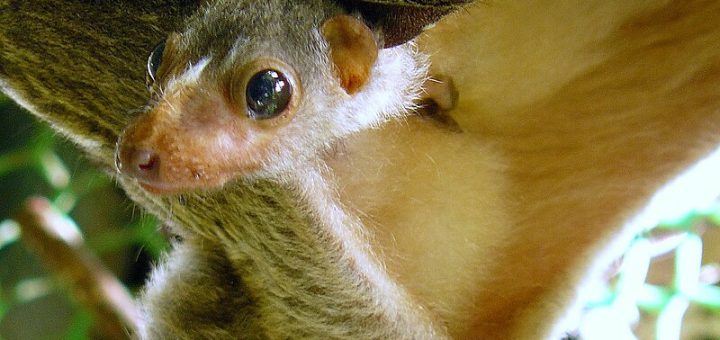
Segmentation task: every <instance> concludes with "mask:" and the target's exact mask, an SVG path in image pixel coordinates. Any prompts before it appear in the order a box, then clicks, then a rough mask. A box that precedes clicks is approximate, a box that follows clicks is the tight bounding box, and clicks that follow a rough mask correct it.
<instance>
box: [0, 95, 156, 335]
mask: <svg viewBox="0 0 720 340" xmlns="http://www.w3.org/2000/svg"><path fill="white" fill-rule="evenodd" d="M33 196H41V197H45V198H47V199H49V200H50V201H51V202H52V203H53V206H54V207H55V208H56V209H57V210H59V211H60V212H62V213H64V214H66V215H67V217H69V218H70V219H71V220H72V221H74V222H75V224H76V225H77V227H78V228H79V230H80V231H81V233H82V234H83V235H84V240H85V245H86V246H87V247H89V248H90V249H91V250H92V251H93V252H94V253H96V254H97V255H99V257H100V258H101V260H102V262H103V263H104V264H105V265H106V266H107V267H108V268H109V269H110V270H111V271H112V272H113V273H114V274H115V275H116V276H117V277H118V278H120V279H121V281H122V282H123V283H124V284H125V285H126V286H127V287H128V288H129V289H130V290H131V291H133V292H137V291H138V289H139V288H140V287H141V284H142V283H143V282H144V281H145V279H146V275H147V272H148V270H149V268H150V262H151V260H152V259H155V258H157V257H158V256H159V254H160V253H161V252H162V250H163V249H165V248H166V247H167V242H166V241H165V239H164V238H163V236H162V234H161V233H159V232H157V223H156V221H155V220H154V219H153V218H152V217H151V216H148V215H146V214H144V213H142V212H141V210H140V209H139V208H137V207H135V205H134V204H133V203H132V202H131V201H129V200H128V199H127V198H126V197H125V195H124V194H123V192H122V190H120V189H118V188H117V187H116V186H115V185H114V183H113V182H112V180H111V179H109V177H108V176H106V175H105V174H103V173H101V172H99V171H98V170H97V168H96V167H93V164H92V163H91V162H90V161H89V160H87V159H86V158H83V157H82V156H81V152H79V151H78V150H77V149H76V148H74V147H73V145H71V144H70V143H69V142H66V141H63V138H60V137H58V136H55V135H54V133H53V132H52V131H50V129H49V128H48V127H47V126H46V125H44V124H41V123H39V122H38V121H37V120H35V119H34V118H33V117H31V116H30V115H29V114H28V113H27V112H25V111H24V110H22V109H20V108H19V107H18V106H17V105H15V104H14V103H13V102H12V101H10V100H9V99H7V98H6V97H3V96H2V95H0V339H86V338H91V337H92V338H96V337H99V336H98V335H97V334H95V333H93V332H94V331H93V328H92V325H93V315H92V314H91V313H89V312H88V311H87V310H85V309H84V308H83V307H81V305H80V304H79V303H78V301H76V299H74V298H73V297H72V296H70V295H68V294H67V293H66V291H65V290H64V289H63V288H62V286H61V285H59V284H58V282H57V281H56V280H55V279H54V278H53V277H52V276H51V275H50V274H49V273H48V272H47V271H46V269H45V267H44V266H43V264H42V263H40V261H39V259H38V258H37V257H35V256H34V255H33V254H32V253H31V252H30V251H29V250H28V248H27V247H26V246H25V245H24V244H23V243H22V242H20V240H19V237H20V232H19V228H18V226H17V224H16V223H14V221H12V220H11V219H10V216H11V215H12V214H13V212H15V211H17V210H18V209H19V208H20V207H21V206H22V205H23V203H24V202H25V201H26V200H27V199H28V198H29V197H33Z"/></svg>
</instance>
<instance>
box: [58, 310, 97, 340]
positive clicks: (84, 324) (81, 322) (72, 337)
mask: <svg viewBox="0 0 720 340" xmlns="http://www.w3.org/2000/svg"><path fill="white" fill-rule="evenodd" d="M94 321H95V320H94V319H93V315H92V313H90V312H88V311H86V310H84V309H82V308H80V309H79V310H78V311H77V313H75V315H74V316H73V318H72V322H71V323H70V328H68V330H67V332H66V333H65V336H64V337H63V339H66V340H85V339H89V338H90V329H91V328H92V326H93V323H94Z"/></svg>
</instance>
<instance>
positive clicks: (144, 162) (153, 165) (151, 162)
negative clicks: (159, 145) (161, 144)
mask: <svg viewBox="0 0 720 340" xmlns="http://www.w3.org/2000/svg"><path fill="white" fill-rule="evenodd" d="M132 159H133V160H132V164H133V165H135V167H136V168H137V169H138V170H140V172H145V173H147V172H151V171H153V170H155V169H157V167H158V163H159V162H158V156H157V154H156V153H154V152H152V151H148V150H135V152H134V153H133V156H132Z"/></svg>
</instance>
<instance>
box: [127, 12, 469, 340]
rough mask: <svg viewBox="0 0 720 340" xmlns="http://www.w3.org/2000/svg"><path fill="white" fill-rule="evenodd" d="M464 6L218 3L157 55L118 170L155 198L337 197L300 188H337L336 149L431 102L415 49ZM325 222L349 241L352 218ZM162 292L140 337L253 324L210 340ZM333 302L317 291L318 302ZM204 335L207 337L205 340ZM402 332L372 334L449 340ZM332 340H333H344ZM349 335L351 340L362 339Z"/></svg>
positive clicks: (149, 301) (160, 277) (423, 63)
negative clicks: (221, 192) (424, 100)
mask: <svg viewBox="0 0 720 340" xmlns="http://www.w3.org/2000/svg"><path fill="white" fill-rule="evenodd" d="M466 2H467V1H455V2H446V1H443V2H432V1H431V2H426V3H423V2H402V1H401V2H387V1H386V2H383V3H382V4H378V3H372V2H335V1H280V0H272V1H230V0H219V1H208V2H206V3H204V4H203V5H202V6H201V7H200V9H199V10H198V11H197V13H196V14H194V15H193V16H192V17H190V18H189V19H188V20H187V22H186V23H185V25H184V27H183V28H182V29H181V30H180V31H179V32H173V33H170V34H169V35H168V37H167V39H166V40H165V41H164V42H162V43H160V44H159V45H158V46H157V47H155V48H154V49H153V51H152V52H151V53H150V56H149V58H148V63H147V85H148V88H149V90H150V101H149V104H148V106H147V110H146V112H144V113H142V114H140V115H139V117H138V118H137V119H136V120H134V122H133V123H132V124H130V126H129V127H128V128H127V129H125V131H124V132H123V134H122V136H121V137H120V139H119V141H118V146H117V152H116V162H117V167H118V169H119V170H120V172H121V173H122V174H123V175H128V176H129V177H131V178H134V179H135V180H137V182H138V183H139V185H140V186H142V187H143V188H144V189H145V190H146V191H148V192H150V193H153V194H177V193H183V192H190V191H208V190H210V191H212V190H217V189H218V188H220V187H222V186H223V185H224V184H226V183H229V182H232V181H233V180H237V179H244V180H256V179H270V180H273V181H279V182H282V183H286V184H288V185H290V186H293V187H298V188H300V189H299V190H300V191H310V193H309V194H308V195H310V196H322V195H323V194H321V193H320V191H324V190H334V189H332V188H322V187H319V188H318V187H317V185H309V186H308V185H305V184H303V183H298V181H299V182H303V181H311V182H312V181H317V180H318V179H317V178H316V177H315V176H318V175H320V176H321V178H322V177H326V176H328V174H327V173H328V171H327V170H323V169H327V167H328V165H326V161H325V160H324V159H323V157H326V156H327V155H328V154H332V153H333V150H334V149H335V148H337V147H338V146H337V144H338V143H340V144H342V140H343V139H344V138H345V137H346V136H348V135H351V134H353V133H357V132H359V131H362V130H365V129H368V128H373V127H377V126H380V125H381V124H383V123H385V122H387V121H388V120H391V119H401V118H402V117H404V116H407V114H408V113H409V112H410V110H411V109H414V108H416V107H417V100H418V99H419V98H421V97H427V96H433V95H434V94H433V93H432V92H433V91H432V86H429V87H423V84H426V81H427V73H428V60H427V57H426V56H425V55H424V54H422V53H420V52H419V51H418V50H417V48H416V47H415V46H414V45H413V44H412V43H411V42H409V41H410V40H411V39H413V38H414V37H415V36H416V35H418V34H419V33H420V32H421V31H422V29H423V28H424V27H425V26H427V25H429V24H431V23H433V22H434V21H436V20H438V19H440V18H441V17H442V15H444V14H447V13H449V12H451V11H452V10H454V9H457V8H458V7H459V6H460V5H462V4H465V3H466ZM440 96H441V97H442V96H443V94H440ZM439 101H440V102H442V100H439ZM391 147H392V146H391ZM323 181H325V180H323ZM315 191H318V192H315ZM239 204H243V203H239ZM318 205H319V206H320V207H322V208H321V209H335V208H334V207H333V206H332V205H330V204H325V203H318ZM271 208H273V207H271ZM273 209H282V208H281V207H274V208H273ZM315 209H317V208H315ZM328 213H329V216H331V217H332V218H334V219H338V220H339V221H340V224H339V225H341V226H342V227H343V228H345V227H347V228H348V229H349V230H351V228H350V227H349V226H350V225H352V223H351V222H348V221H342V220H344V219H347V217H345V216H344V214H336V213H334V212H328ZM250 214H252V215H253V216H260V217H261V218H260V219H261V220H274V221H275V222H273V223H278V222H279V223H288V225H292V223H291V221H283V218H282V217H280V216H274V215H276V214H277V213H276V212H272V213H270V214H268V213H265V214H266V216H263V212H262V211H254V212H250ZM256 223H257V222H256ZM263 223H267V222H261V223H259V224H258V226H257V227H259V228H264V226H263ZM366 261H375V260H373V259H367V260H366ZM233 262H236V260H233ZM236 265H237V264H236ZM159 272H160V273H161V272H162V271H159ZM166 276H167V275H164V274H156V275H155V279H154V280H153V281H162V284H163V286H167V287H170V286H172V283H168V282H166V281H169V280H168V279H165V277H166ZM186 279H187V278H177V279H175V280H186ZM296 284H303V285H305V284H314V283H312V282H304V283H303V282H298V283H296ZM150 286H151V287H153V283H151V284H150ZM162 290H163V292H161V293H154V292H155V291H154V290H153V289H152V288H151V289H149V293H148V294H147V296H146V298H145V302H146V304H145V306H146V307H147V309H146V311H145V313H146V315H147V316H148V319H149V320H152V321H149V322H147V323H145V324H144V325H143V328H142V329H143V331H142V332H141V335H142V336H143V337H148V338H156V337H157V338H164V337H166V336H168V334H170V335H172V337H175V336H179V335H180V334H182V333H183V332H186V331H187V332H188V334H190V336H200V334H204V335H207V336H211V337H217V336H220V334H233V335H237V334H243V332H248V331H247V330H245V329H242V328H243V327H246V325H244V324H243V325H242V326H231V327H228V326H224V327H222V328H220V327H218V329H213V328H212V324H210V323H208V324H205V325H202V327H200V326H197V325H193V324H192V323H188V322H176V321H174V320H173V318H172V316H174V315H178V312H177V311H173V312H172V313H168V312H167V309H168V308H169V307H167V306H174V305H173V304H171V303H168V301H166V300H163V299H158V298H156V297H155V296H156V295H158V294H159V295H162V296H167V294H172V293H171V292H174V291H176V290H173V289H170V288H162ZM391 290H393V289H392V288H391ZM196 293H197V294H201V293H202V292H196ZM273 294H276V293H275V292H273ZM398 294H402V293H398ZM324 295H325V294H324V293H323V291H322V290H321V289H320V290H318V291H316V295H315V296H310V297H309V298H310V299H323V298H325V297H324ZM228 308H230V307H228ZM276 308H277V310H275V311H272V313H273V314H279V313H293V311H292V310H287V307H284V308H281V307H276ZM393 308H398V309H401V310H407V309H408V307H407V306H394V307H393ZM413 308H414V307H413ZM362 309H363V308H360V310H362ZM377 312H378V311H364V312H360V313H358V311H357V310H353V308H349V307H348V308H346V310H338V311H335V312H334V313H337V314H339V315H343V314H346V313H347V315H353V314H360V315H362V314H363V313H369V315H368V316H371V315H373V314H375V313H377ZM224 313H227V312H224ZM230 313H232V312H230ZM403 313H405V312H403ZM414 314H415V312H413V313H409V315H411V316H410V319H413V318H425V317H426V316H423V315H420V314H418V315H414ZM224 317H229V316H224ZM235 317H238V318H243V317H245V316H243V315H242V314H240V315H237V316H235ZM302 322H305V323H307V322H310V321H309V320H304V321H302ZM312 322H318V323H322V322H327V323H328V324H333V323H335V324H337V321H329V320H326V321H323V320H312ZM413 323H414V324H424V322H415V321H413ZM158 325H161V326H162V327H159V326H158ZM203 327H205V328H207V329H208V330H207V332H209V333H202V332H201V331H200V330H199V329H202V328H203ZM320 328H321V329H322V327H320ZM399 328H400V329H402V331H401V332H400V333H396V334H392V333H386V332H387V330H382V329H376V330H373V331H372V332H370V333H369V334H373V332H375V333H374V334H375V335H373V336H372V337H388V336H390V337H399V336H402V337H410V338H426V337H443V335H441V334H442V333H436V331H434V330H430V329H422V328H419V329H417V330H413V329H412V328H413V327H407V326H405V327H403V326H400V327H399ZM330 329H331V328H328V330H327V331H326V332H327V334H324V335H323V336H325V335H326V336H340V335H341V334H333V333H332V331H331V330H330ZM274 332H276V331H275V330H270V331H267V330H266V331H264V332H263V333H265V334H269V335H271V334H273V333H274ZM347 332H348V334H346V335H347V336H350V337H355V336H361V337H362V336H363V335H362V334H358V333H357V331H351V330H347ZM320 333H321V334H322V333H323V332H320ZM279 334H282V333H279ZM308 334H313V333H312V332H310V333H308ZM204 335H203V336H204ZM296 335H297V336H301V337H302V336H309V335H302V333H298V334H296ZM316 335H318V334H316ZM276 336H279V335H276ZM343 336H345V335H343Z"/></svg>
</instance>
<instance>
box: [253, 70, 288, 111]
mask: <svg viewBox="0 0 720 340" xmlns="http://www.w3.org/2000/svg"><path fill="white" fill-rule="evenodd" d="M292 94H293V88H292V84H290V82H289V81H288V79H287V78H286V77H285V75H284V74H282V72H280V71H276V70H273V69H265V70H262V71H260V72H258V73H256V74H255V75H253V76H252V77H251V78H250V80H248V83H247V86H246V88H245V98H246V100H247V107H248V115H249V117H250V118H252V119H256V120H263V119H270V118H274V117H277V116H278V115H280V114H281V113H282V112H283V111H285V109H286V108H287V106H288V104H289V103H290V99H291V97H292Z"/></svg>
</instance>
